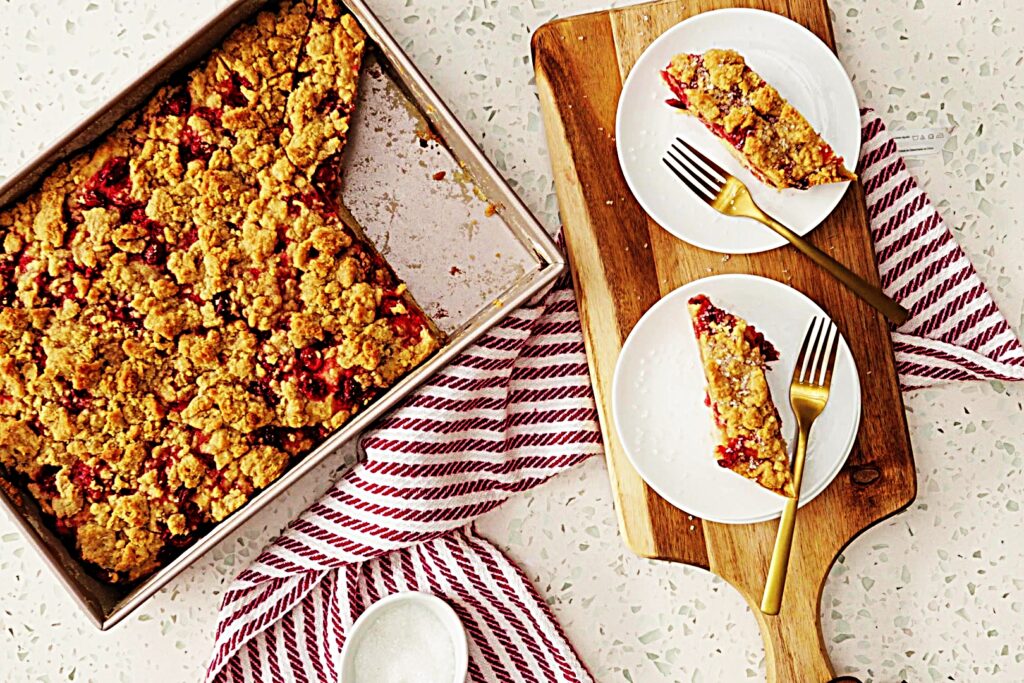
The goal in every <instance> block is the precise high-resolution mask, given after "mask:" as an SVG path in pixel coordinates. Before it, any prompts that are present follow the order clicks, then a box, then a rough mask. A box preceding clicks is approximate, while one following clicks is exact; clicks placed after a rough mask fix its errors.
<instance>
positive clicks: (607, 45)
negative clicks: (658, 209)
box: [533, 0, 917, 683]
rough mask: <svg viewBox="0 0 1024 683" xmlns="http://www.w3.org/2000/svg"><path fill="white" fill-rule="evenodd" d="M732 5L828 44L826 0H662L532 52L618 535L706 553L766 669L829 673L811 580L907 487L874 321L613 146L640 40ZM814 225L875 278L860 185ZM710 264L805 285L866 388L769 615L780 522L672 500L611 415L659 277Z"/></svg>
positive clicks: (826, 280)
mask: <svg viewBox="0 0 1024 683" xmlns="http://www.w3.org/2000/svg"><path fill="white" fill-rule="evenodd" d="M735 6H742V7H755V8H759V9H766V10H771V11H774V12H777V13H779V14H784V15H787V16H789V17H791V18H792V19H794V20H796V21H797V22H799V23H801V24H803V25H804V26H806V27H807V28H809V29H810V30H811V31H813V32H814V33H815V34H817V35H818V36H819V37H820V38H821V39H822V40H823V41H825V42H826V43H827V44H828V45H830V46H832V45H834V42H833V36H832V26H831V24H830V21H829V15H828V8H827V6H826V4H825V0H746V1H744V0H688V1H685V2H684V1H682V0H667V1H664V2H655V3H651V4H645V5H638V6H632V7H625V8H619V9H613V10H610V11H604V12H597V13H594V14H587V15H581V16H575V17H568V18H565V19H558V20H556V21H553V22H551V23H549V24H546V25H544V26H542V27H541V28H540V29H538V30H537V32H536V34H535V35H534V37H533V55H534V65H535V68H536V72H537V88H538V91H539V94H540V100H541V108H542V110H543V114H544V123H545V126H546V129H547V136H548V143H549V147H550V152H551V159H552V164H553V168H554V173H555V185H556V189H557V192H558V199H559V202H560V205H561V213H562V220H563V223H564V226H565V237H566V244H567V246H568V251H569V260H570V263H571V266H572V272H573V277H574V281H575V287H576V293H577V296H578V300H579V306H580V314H581V316H582V320H583V328H584V336H585V339H586V346H587V356H588V359H589V362H590V369H591V375H592V377H593V382H594V389H595V391H596V394H597V398H598V405H599V409H600V415H601V424H602V429H603V431H604V437H605V445H606V452H607V459H608V470H609V474H610V477H611V483H612V488H613V491H614V494H615V498H616V501H617V509H618V514H619V520H620V523H621V528H622V534H623V537H624V539H625V541H626V544H627V545H628V546H629V548H630V549H631V550H633V552H635V553H637V554H638V555H641V556H643V557H649V558H657V559H661V560H672V561H675V562H683V563H685V564H690V565H695V566H697V567H702V568H705V569H709V570H711V571H712V572H714V573H715V574H717V575H719V576H721V577H722V578H723V579H725V580H726V581H728V582H729V583H731V584H732V585H733V586H734V587H735V588H736V589H737V590H739V591H740V593H742V594H743V596H744V597H745V598H746V599H747V602H748V603H750V605H751V607H752V609H753V611H754V614H755V615H756V616H757V619H758V623H759V624H760V627H761V633H762V636H763V637H764V641H765V650H766V653H767V668H768V680H769V681H771V682H774V681H778V682H785V683H791V682H792V683H818V682H819V681H828V680H830V679H832V677H833V676H834V673H833V670H832V666H831V664H830V662H829V659H828V654H827V652H826V649H825V643H824V642H823V640H822V636H821V625H820V620H819V609H820V605H819V603H820V600H821V589H822V584H823V583H824V580H825V577H826V576H827V575H828V572H829V569H830V567H831V566H832V563H833V562H834V561H835V558H836V557H837V556H838V554H839V553H840V551H841V550H842V549H843V547H844V546H846V545H847V544H848V543H849V542H850V541H851V540H852V539H853V538H854V537H855V536H857V535H858V534H859V533H860V532H862V531H863V530H864V529H866V528H868V527H869V526H871V525H873V524H875V523H877V522H878V521H880V520H882V519H884V518H885V517H888V516H889V515H892V514H894V513H896V512H898V511H900V510H902V509H904V508H906V507H907V506H908V505H909V504H910V503H911V502H912V501H913V500H914V497H915V495H916V489H917V482H916V478H915V474H914V461H913V456H912V454H911V449H910V440H909V435H908V433H907V424H906V419H905V416H904V409H903V400H902V397H901V395H900V391H899V386H898V383H897V377H896V370H895V364H894V358H893V350H892V344H891V340H890V337H889V331H888V328H887V325H886V322H885V321H884V320H883V319H882V317H881V316H880V315H878V314H877V313H875V311H874V310H873V309H871V308H870V307H868V306H867V305H866V304H864V303H863V302H861V301H860V300H859V299H857V298H855V297H854V296H853V295H851V294H850V293H849V292H847V291H846V290H845V289H844V288H843V287H842V286H841V285H840V284H839V283H838V282H836V281H835V280H833V279H831V278H830V277H829V276H828V275H827V274H826V273H825V272H824V271H822V270H819V269H818V268H817V267H815V266H814V265H813V264H812V263H810V262H809V261H808V260H806V259H804V258H803V257H801V256H800V254H798V253H797V252H796V251H795V250H794V249H792V248H789V247H786V248H782V249H776V250H774V251H770V252H767V253H762V254H755V255H751V256H733V257H731V258H730V259H728V260H723V258H722V256H721V255H720V254H715V253H712V252H708V251H703V250H701V249H698V248H696V247H692V246H690V245H688V244H686V243H684V242H682V241H680V240H678V239H676V238H675V237H673V236H672V235H670V234H669V233H668V232H666V231H665V230H663V229H662V228H661V227H660V226H659V225H658V224H656V223H655V222H654V221H653V220H651V219H650V218H649V217H648V216H647V215H646V214H645V213H644V211H643V210H642V209H641V208H640V206H639V205H638V204H637V202H636V201H635V200H634V199H633V197H632V195H631V194H630V191H629V189H628V187H627V186H626V182H625V180H624V179H623V177H622V174H621V172H620V171H619V164H618V161H617V157H616V152H615V139H614V130H615V111H616V106H617V103H618V98H619V92H620V90H621V88H622V83H623V81H624V80H625V77H626V75H627V74H628V73H629V71H630V69H631V67H632V66H633V64H634V62H635V61H636V60H637V58H638V57H639V56H640V54H641V53H642V52H643V50H644V49H645V48H646V47H647V46H648V45H649V44H650V43H651V42H652V41H653V40H654V39H655V38H657V37H658V36H659V35H661V34H662V33H663V32H664V31H665V30H666V29H668V28H670V27H671V26H673V25H674V24H676V23H678V22H679V21H682V20H683V19H685V18H687V17H689V16H692V15H694V14H697V13H699V12H703V11H706V10H711V9H717V8H721V7H735ZM780 48H782V49H784V46H780ZM680 191H683V190H682V188H681V189H680ZM810 239H811V241H812V242H814V243H815V244H817V245H818V246H819V247H821V248H823V249H825V250H826V251H828V252H830V253H832V254H833V255H834V256H835V257H836V258H838V259H839V260H840V261H842V262H843V263H845V264H846V265H847V266H849V267H851V268H852V269H853V270H854V271H856V272H858V273H860V274H861V275H863V276H865V277H867V278H868V279H869V280H873V281H875V282H877V280H878V275H877V269H876V266H875V261H874V256H873V251H872V244H871V239H870V235H869V232H868V225H867V216H866V210H865V206H864V193H863V191H862V189H861V187H860V186H859V185H857V184H854V185H853V186H852V187H851V188H850V191H849V192H847V194H846V197H845V198H844V199H843V201H842V202H841V203H840V205H839V207H838V208H837V209H836V211H835V212H834V213H833V214H832V216H831V217H830V218H829V219H828V220H827V221H825V223H824V224H823V225H821V226H820V227H818V228H817V229H816V230H815V231H814V232H813V233H812V234H811V236H810ZM717 273H754V274H757V275H763V276H766V277H770V278H774V279H776V280H781V281H783V282H786V283H787V284H789V285H791V286H793V287H795V288H796V289H798V290H800V291H802V292H804V293H806V294H808V295H809V296H810V297H811V298H812V299H814V300H815V301H817V302H818V303H819V304H820V305H821V306H822V307H823V308H824V309H825V310H826V311H828V312H829V314H830V315H831V316H832V317H833V318H834V319H835V320H836V322H837V323H838V325H839V327H840V329H841V330H842V331H843V333H844V334H845V336H846V339H847V340H848V342H849V343H850V346H851V348H852V351H853V355H854V357H855V359H856V361H857V367H858V368H859V371H860V381H861V385H862V388H863V395H864V397H865V401H864V406H863V420H862V422H861V426H860V432H859V434H858V440H857V444H856V446H855V447H854V449H853V452H852V454H851V455H850V458H849V461H848V462H847V464H846V466H845V467H844V468H843V470H842V471H841V472H840V473H839V475H838V477H836V479H835V481H834V482H833V483H832V485H831V486H829V488H828V489H827V490H826V491H825V492H824V493H822V494H821V495H820V496H818V497H817V498H815V499H814V501H812V502H811V503H809V504H808V505H807V506H806V507H804V508H803V509H802V510H801V511H800V516H799V520H798V525H797V534H796V540H795V544H794V548H793V556H792V561H791V564H790V570H789V581H788V583H787V585H786V597H785V602H784V605H783V610H782V614H781V615H780V616H778V617H766V616H764V615H762V614H761V612H760V611H759V609H758V604H759V603H760V599H761V592H762V588H763V586H764V580H765V576H766V574H767V570H768V563H769V559H770V557H771V550H772V546H773V543H774V540H775V531H776V528H777V526H778V523H777V522H774V521H773V522H766V523H763V524H753V525H741V526H733V525H723V524H716V523H712V522H703V521H701V520H699V519H695V518H691V517H689V516H688V515H687V514H685V513H684V512H681V511H680V510H678V509H676V508H674V507H672V506H671V505H669V504H668V503H667V502H665V501H664V500H663V499H661V498H660V497H659V496H658V495H657V494H655V493H654V491H652V490H651V489H650V488H649V487H648V486H647V485H646V484H645V483H644V482H643V480H641V479H640V477H639V475H638V474H637V473H636V471H635V470H634V469H633V468H632V467H631V466H630V464H629V461H628V460H627V459H626V455H625V453H624V452H623V449H622V445H621V443H620V442H619V439H618V437H617V436H616V434H615V430H614V427H613V422H612V419H611V382H612V374H613V371H614V369H615V362H616V359H617V358H618V355H619V351H620V349H621V347H622V343H623V341H624V340H625V338H626V336H627V335H628V334H629V332H630V330H632V328H633V326H634V325H635V324H636V322H637V321H638V320H639V319H640V316H642V315H643V314H644V312H645V311H647V309H648V308H650V307H651V306H652V305H653V304H654V303H655V302H657V301H658V299H660V298H661V297H662V296H664V295H665V294H667V293H668V292H671V291H672V290H674V289H676V288H677V287H679V286H681V285H683V284H685V283H687V282H690V281H692V280H695V279H698V278H701V277H705V276H707V275H711V274H717ZM684 324H686V323H685V321H680V325H684ZM708 457H711V454H708Z"/></svg>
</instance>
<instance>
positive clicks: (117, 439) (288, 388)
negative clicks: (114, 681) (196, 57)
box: [0, 0, 440, 582]
mask: <svg viewBox="0 0 1024 683" xmlns="http://www.w3.org/2000/svg"><path fill="white" fill-rule="evenodd" d="M364 41H365V36H364V34H363V33H362V30H361V29H360V28H359V26H358V25H357V24H356V22H355V20H354V19H353V18H352V17H351V16H350V15H348V14H345V13H344V11H343V9H342V7H341V5H340V3H339V2H338V1H337V0H318V1H317V2H313V1H312V0H309V1H308V2H302V1H300V2H288V1H285V2H282V3H281V4H280V6H279V7H278V9H276V10H275V11H273V12H269V11H266V12H262V13H260V14H259V15H258V16H257V17H256V19H255V20H254V21H253V22H251V23H249V24H247V25H244V26H242V27H240V28H239V29H237V30H236V31H235V32H234V33H233V34H231V35H230V36H229V37H228V38H227V39H226V40H225V41H224V43H223V44H222V45H221V46H220V47H219V48H218V49H217V50H215V51H214V52H213V53H212V54H211V56H210V57H209V58H208V59H207V60H206V61H205V62H204V63H203V64H201V65H200V66H198V67H197V68H196V69H195V70H193V71H192V72H191V73H189V74H188V75H187V77H184V78H183V79H181V81H180V82H173V83H170V84H168V85H166V86H165V87H163V88H161V89H160V90H159V91H158V92H157V93H156V94H155V95H154V96H153V97H152V98H151V100H150V101H149V102H148V103H147V104H146V105H144V106H143V107H142V108H141V109H140V110H139V111H137V112H135V113H133V114H131V115H129V116H128V117H127V118H126V119H125V120H124V121H123V122H122V123H121V124H120V125H118V127H117V128H116V129H115V130H114V131H112V132H111V133H110V134H108V135H107V136H106V137H105V138H104V139H103V140H102V141H101V142H100V143H99V144H97V145H96V146H95V147H94V148H93V149H92V150H91V151H87V152H85V153H83V154H80V155H78V156H76V157H74V158H73V159H71V160H70V161H66V162H64V163H62V164H60V165H59V166H58V167H57V168H56V169H55V170H54V171H52V172H51V173H50V174H49V176H48V177H47V178H46V179H45V180H43V181H42V183H41V187H40V189H39V190H38V191H37V192H35V193H34V194H32V195H30V196H29V197H28V198H26V199H24V200H22V201H21V202H19V203H17V204H15V205H13V206H10V207H8V208H6V209H5V210H3V211H0V247H2V248H0V466H2V469H0V471H2V473H3V474H4V476H6V477H8V478H9V479H11V480H13V481H18V482H21V483H23V484H24V485H25V486H26V488H27V490H28V491H29V492H30V493H31V494H32V495H33V496H34V497H35V498H36V499H37V500H38V501H39V503H40V505H41V507H42V509H43V512H44V513H45V514H46V515H48V516H49V517H50V518H51V519H52V520H53V522H54V524H55V526H56V528H57V530H58V532H59V533H60V534H62V535H63V536H64V537H65V538H67V539H68V540H69V542H71V543H73V544H74V546H75V547H76V549H77V550H78V552H79V554H80V556H81V557H82V559H83V560H85V561H86V562H87V563H90V564H91V565H93V567H94V568H95V569H97V570H98V572H99V573H100V575H101V577H102V578H104V579H106V580H108V581H112V582H119V581H120V582H131V581H135V580H137V579H140V578H142V577H145V576H146V575H148V574H149V573H151V572H152V571H154V570H155V569H156V568H158V567H159V566H160V565H161V564H163V563H164V562H166V561H167V560H168V559H169V558H170V557H171V556H173V553H174V552H176V551H177V550H179V549H181V548H184V547H186V546H187V545H189V544H190V543H191V542H192V541H193V540H194V539H195V538H196V537H198V536H199V535H200V534H201V533H203V532H204V531H205V530H206V529H207V528H208V527H209V525H211V524H213V523H215V522H217V521H220V520H222V519H224V518H225V517H227V516H228V515H229V514H231V513H232V512H234V511H235V510H236V509H238V508H239V507H240V506H242V505H243V504H244V503H245V502H246V501H247V500H248V499H249V498H250V497H251V496H252V495H254V493H255V492H256V491H257V490H259V489H261V488H263V487H265V486H267V485H268V484H270V483H272V482H273V481H274V480H275V479H276V478H277V477H279V476H280V475H281V474H282V473H283V472H284V471H285V470H286V469H287V467H288V466H289V464H290V463H291V462H293V461H294V460H295V458H297V457H298V456H299V455H301V454H302V453H303V452H305V451H306V450H308V449H309V448H310V447H311V446H312V445H313V444H314V443H316V442H317V441H319V440H321V439H322V438H323V437H324V436H326V434H328V433H329V432H331V431H333V430H334V429H336V428H338V427H340V426H341V425H342V424H344V423H345V422H346V421H347V420H348V419H349V418H350V417H351V416H352V415H353V414H355V413H356V412H358V411H359V410H360V409H361V407H362V406H364V405H366V404H367V403H368V402H369V401H371V400H372V399H373V398H374V397H375V396H376V395H377V394H379V393H380V392H381V391H382V390H384V389H385V388H387V387H388V386H390V385H391V384H393V383H394V382H395V381H396V380H397V379H398V378H400V377H401V376H402V375H403V374H404V373H406V372H407V371H408V370H409V369H411V368H412V367H414V366H415V365H417V364H418V363H420V362H421V361H422V360H423V359H425V358H426V357H427V356H429V355H430V354H431V353H432V352H433V351H435V350H436V349H437V348H438V346H439V339H440V333H439V332H438V331H437V330H436V328H435V327H434V326H433V325H432V323H431V322H430V321H429V320H428V319H427V318H426V317H425V315H424V314H423V312H422V311H421V310H420V309H419V308H418V306H416V304H415V302H414V301H413V300H412V298H411V296H410V295H409V294H408V292H407V291H406V288H405V285H404V284H402V283H401V282H399V281H398V279H397V278H396V277H395V275H394V273H393V272H392V270H391V269H390V268H389V267H388V265H387V264H386V263H385V262H384V260H383V259H382V258H381V257H380V255H379V254H378V253H377V252H376V251H375V250H374V249H373V247H372V246H371V245H370V244H369V243H368V242H367V241H366V240H365V239H364V238H363V237H362V235H361V234H357V229H356V228H355V227H354V226H352V225H351V223H347V222H346V221H345V220H343V219H342V218H341V217H340V216H339V212H340V211H342V210H343V209H342V208H341V207H339V206H338V205H337V204H336V197H338V195H339V191H340V182H341V178H340V167H341V156H340V155H341V152H342V149H343V147H344V143H345V137H346V133H347V131H348V126H349V115H350V113H351V112H352V110H353V106H354V101H355V97H356V88H357V85H358V78H359V67H360V61H361V58H362V54H363V49H364Z"/></svg>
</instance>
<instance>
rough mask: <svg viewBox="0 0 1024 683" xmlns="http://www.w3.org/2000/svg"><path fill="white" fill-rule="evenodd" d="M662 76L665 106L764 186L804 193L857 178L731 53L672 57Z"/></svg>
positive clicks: (785, 104)
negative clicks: (668, 95) (713, 138)
mask: <svg viewBox="0 0 1024 683" xmlns="http://www.w3.org/2000/svg"><path fill="white" fill-rule="evenodd" d="M662 77H663V78H664V79H665V82H666V83H667V84H668V86H669V88H670V89H671V90H672V93H673V94H674V95H675V97H674V98H673V99H670V100H668V104H670V105H672V106H674V107H678V108H679V109H681V110H682V111H684V112H686V113H687V114H690V115H692V116H695V117H697V119H698V120H699V121H700V122H701V123H703V124H704V125H705V126H706V127H707V128H708V129H709V130H710V131H711V132H713V133H714V134H715V135H717V136H718V137H720V138H721V139H722V140H724V141H725V142H726V143H727V145H728V147H729V149H730V151H732V152H733V153H734V154H735V155H736V156H737V157H738V158H739V159H740V161H741V162H743V164H744V165H745V166H746V167H747V168H749V169H750V170H751V172H752V173H753V174H754V175H755V176H757V177H758V178H759V179H760V180H762V181H763V182H765V183H767V184H768V185H771V186H773V187H775V188H778V189H780V190H783V189H787V188H796V189H801V190H804V189H807V188H809V187H813V186H815V185H823V184H826V183H838V182H842V181H845V180H854V179H855V178H856V177H857V176H856V175H854V174H853V173H852V172H851V171H849V170H847V168H846V167H845V166H844V165H843V159H842V157H840V156H838V155H837V154H836V153H835V152H834V151H833V149H832V148H831V147H830V146H829V145H828V143H827V142H825V141H824V140H823V139H822V138H821V136H820V135H818V133H817V132H816V131H815V130H814V128H812V127H811V124H809V123H808V122H807V119H805V118H804V117H803V115H801V114H800V112H798V111H797V110H796V109H795V108H793V105H791V104H790V103H789V102H787V101H786V100H785V99H783V98H782V96H781V95H779V93H778V91H777V90H776V89H775V88H773V87H772V86H770V85H769V84H767V83H765V82H764V80H763V79H762V78H761V77H760V76H758V75H757V74H756V73H754V72H753V71H752V70H751V69H750V67H748V66H747V64H746V62H745V61H744V59H743V57H742V56H741V55H740V54H738V53H737V52H734V51H733V50H708V51H707V52H705V53H704V54H702V55H696V54H681V55H676V56H675V57H674V58H673V59H672V62H671V63H670V64H669V65H668V67H666V69H665V70H664V71H662Z"/></svg>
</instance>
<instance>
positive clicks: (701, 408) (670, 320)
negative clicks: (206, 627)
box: [612, 275, 861, 524]
mask: <svg viewBox="0 0 1024 683" xmlns="http://www.w3.org/2000/svg"><path fill="white" fill-rule="evenodd" d="M697 294H706V295H707V296H708V297H710V299H711V301H712V302H713V303H715V304H716V305H718V306H721V307H722V308H724V309H725V310H727V311H730V312H732V313H735V314H736V315H738V316H740V317H742V318H744V319H746V320H747V321H748V322H749V323H751V324H752V325H754V327H756V328H757V329H758V330H759V331H760V332H762V333H763V334H764V336H765V337H766V338H767V339H768V340H769V341H770V342H771V343H772V344H774V345H775V348H777V349H778V351H779V356H780V357H779V360H778V361H776V362H775V363H772V364H771V368H772V369H771V371H770V372H768V386H769V387H770V388H771V392H772V396H773V398H774V399H775V403H776V405H777V406H778V408H779V415H780V416H781V418H782V433H783V435H784V436H785V437H786V439H787V441H788V442H790V444H789V447H790V455H791V456H792V452H793V447H794V446H795V443H794V442H795V439H794V438H792V437H793V436H794V435H795V429H796V421H795V418H794V417H793V413H792V410H791V409H790V407H789V381H790V379H791V378H792V375H793V365H794V364H795V363H796V357H797V355H798V354H799V353H800V344H801V343H802V342H803V337H804V333H805V332H806V331H807V325H808V324H809V323H810V320H811V318H813V317H814V316H824V315H826V314H825V312H824V311H823V310H822V309H821V308H820V307H819V306H818V305H817V304H816V303H814V302H813V301H811V300H810V299H808V298H807V297H806V296H804V295H803V294H801V293H800V292H798V291H796V290H795V289H793V288H792V287H788V286H786V285H784V284H782V283H780V282H776V281H775V280H769V279H767V278H763V277H756V276H753V275H717V276H714V277H708V278H704V279H702V280H696V281H694V282H691V283H689V284H687V285H684V286H682V287H680V288H679V289H677V290H675V291H674V292H672V293H671V294H669V295H668V296H666V297H665V298H663V299H662V300H661V301H659V302H658V303H657V304H655V305H654V306H652V307H651V309H650V310H649V311H647V313H645V314H644V316H643V317H642V318H641V319H640V322H638V323H637V324H636V327H634V328H633V331H632V332H630V334H629V338H628V339H626V343H625V344H624V345H623V347H622V353H621V354H620V355H619V361H618V364H617V366H616V368H615V377H614V379H613V381H612V415H613V419H614V421H615V429H616V431H617V432H618V435H619V439H620V441H621V442H622V445H623V447H624V448H625V451H626V455H627V456H628V457H629V460H630V462H631V463H632V464H633V467H635V468H636V471H637V472H639V473H640V476H641V477H643V479H644V481H646V482H647V483H648V484H649V485H650V486H651V488H653V489H654V490H655V491H657V492H658V494H659V495H660V496H661V497H662V498H664V499H665V500H667V501H668V502H670V503H672V504H673V505H675V506H676V507H678V508H680V509H682V510H684V511H686V512H688V513H690V514H691V515H694V516H695V517H700V518H701V519H706V520H708V521H712V522H722V523H724V524H747V523H752V522H762V521H765V520H768V519H772V518H775V517H778V516H779V515H780V514H781V513H782V506H783V504H784V502H785V498H783V497H782V496H779V495H777V494H775V493H772V492H771V491H768V490H766V489H764V488H762V487H761V486H759V485H758V484H756V483H755V482H753V481H750V480H749V479H745V478H743V477H741V476H739V475H738V474H736V473H734V472H732V471H730V470H727V469H724V468H722V467H719V465H718V463H717V462H716V461H715V457H714V448H715V444H716V442H715V440H714V432H713V423H712V418H711V411H710V410H709V409H708V408H707V406H705V405H704V388H705V384H706V383H705V381H704V371H703V368H702V366H701V362H700V351H699V350H698V348H697V341H696V339H695V338H694V335H693V327H692V325H691V323H690V314H689V312H688V311H687V309H686V303H687V300H689V299H690V297H692V296H695V295H697ZM860 412H861V396H860V380H859V379H858V377H857V367H856V365H855V364H854V361H853V356H852V355H851V354H850V349H849V347H847V345H846V340H845V339H840V343H839V351H838V355H837V357H836V369H835V371H834V373H833V375H832V391H831V396H830V397H829V401H828V405H826V406H825V411H824V412H823V413H822V414H821V417H819V418H818V419H817V421H816V422H815V423H814V426H813V428H812V429H811V440H810V444H809V447H808V451H807V460H806V464H805V466H804V481H803V487H802V491H801V500H800V504H801V505H804V504H806V503H808V502H810V501H811V500H813V499H814V497H815V496H817V495H818V494H819V493H821V492H822V491H824V490H825V487H826V486H828V485H829V483H830V482H831V481H832V480H833V479H834V478H835V476H836V475H837V474H838V473H839V470H840V469H842V467H843V463H845V462H846V458H847V456H848V455H849V453H850V449H852V448H853V443H854V441H855V440H856V438H857V429H858V427H859V426H860Z"/></svg>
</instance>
